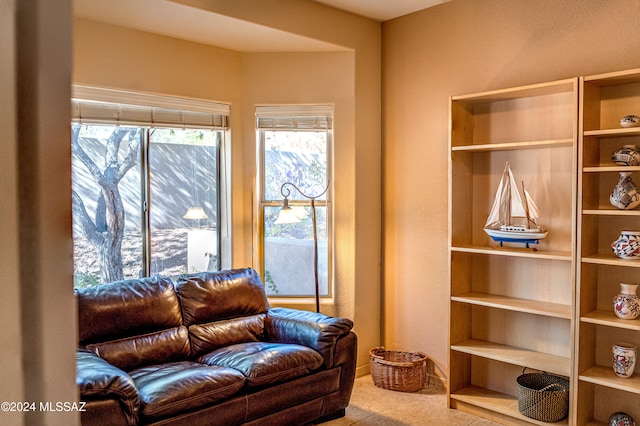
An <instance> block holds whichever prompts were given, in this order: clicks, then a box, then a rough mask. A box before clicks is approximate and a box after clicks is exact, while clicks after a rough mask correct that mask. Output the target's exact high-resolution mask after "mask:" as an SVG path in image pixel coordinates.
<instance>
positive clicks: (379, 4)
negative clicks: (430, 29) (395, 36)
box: [313, 0, 449, 21]
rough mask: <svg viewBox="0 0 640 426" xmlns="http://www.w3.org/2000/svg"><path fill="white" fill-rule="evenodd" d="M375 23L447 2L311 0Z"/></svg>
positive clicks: (415, 0)
mask: <svg viewBox="0 0 640 426" xmlns="http://www.w3.org/2000/svg"><path fill="white" fill-rule="evenodd" d="M313 1H315V2H318V3H323V4H326V5H327V6H331V7H335V8H336V9H342V10H346V11H348V12H352V13H355V14H357V15H362V16H366V17H367V18H371V19H375V20H377V21H388V20H389V19H393V18H397V17H399V16H402V15H407V14H409V13H413V12H417V11H418V10H422V9H426V8H428V7H431V6H435V5H438V4H440V3H445V2H447V1H449V0H313Z"/></svg>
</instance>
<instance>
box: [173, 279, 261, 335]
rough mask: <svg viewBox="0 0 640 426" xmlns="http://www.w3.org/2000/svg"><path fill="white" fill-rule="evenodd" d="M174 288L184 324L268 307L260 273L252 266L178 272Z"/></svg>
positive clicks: (258, 310) (207, 320) (211, 320)
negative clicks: (180, 273)
mask: <svg viewBox="0 0 640 426" xmlns="http://www.w3.org/2000/svg"><path fill="white" fill-rule="evenodd" d="M176 291H177V292H178V296H179V297H180V303H181V304H182V316H183V321H184V324H185V325H186V326H187V327H189V326H191V325H193V324H206V323H210V322H214V321H223V320H228V319H232V318H238V317H245V316H249V315H259V314H264V313H266V312H267V311H268V310H269V302H268V301H267V296H266V294H265V292H264V286H263V285H262V281H261V280H260V276H259V275H258V273H257V272H256V271H254V270H253V269H251V268H246V269H230V270H226V271H218V272H201V273H198V274H187V275H181V276H180V277H178V279H177V281H176Z"/></svg>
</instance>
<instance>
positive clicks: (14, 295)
mask: <svg viewBox="0 0 640 426" xmlns="http://www.w3.org/2000/svg"><path fill="white" fill-rule="evenodd" d="M71 9H72V5H71V1H69V0H60V1H56V2H51V1H48V0H31V1H18V0H0V28H1V29H0V38H1V39H2V41H1V42H0V56H1V57H2V61H1V62H2V64H1V65H0V81H1V83H0V115H1V118H0V129H2V130H0V133H1V136H0V144H1V147H2V148H1V149H2V158H1V159H0V169H1V170H2V172H1V175H2V177H1V178H0V180H1V181H2V183H1V184H0V194H1V197H0V198H1V199H0V211H1V213H0V247H1V248H0V279H1V280H2V292H3V297H2V299H1V301H0V312H1V313H0V323H2V331H1V332H0V383H2V385H0V401H2V402H3V404H4V403H11V402H14V403H21V402H24V401H29V402H32V403H34V404H35V405H29V407H28V408H29V409H31V410H33V412H26V411H24V410H13V411H8V412H5V411H6V410H4V409H3V412H0V423H2V424H11V425H22V424H51V425H58V424H65V425H74V424H78V423H79V413H78V412H54V411H45V410H40V409H39V408H40V405H39V404H40V403H41V402H54V401H56V402H57V401H60V402H69V403H71V402H74V401H76V397H77V388H76V383H75V377H74V376H75V363H74V362H75V355H74V352H75V346H76V334H77V333H76V318H75V309H74V298H73V277H72V273H73V267H72V244H71V147H70V145H69V140H70V139H69V138H70V137H71V136H70V129H69V120H70V102H69V96H70V90H69V89H70V83H71V43H72V34H71ZM3 408H6V407H5V406H4V405H3ZM9 408H12V407H11V406H10V407H9ZM14 408H15V407H14Z"/></svg>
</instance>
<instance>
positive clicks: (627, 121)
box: [620, 115, 640, 127]
mask: <svg viewBox="0 0 640 426" xmlns="http://www.w3.org/2000/svg"><path fill="white" fill-rule="evenodd" d="M638 126H640V117H638V116H637V115H625V116H624V117H622V119H621V120H620V127H638Z"/></svg>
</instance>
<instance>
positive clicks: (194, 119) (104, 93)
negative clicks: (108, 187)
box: [71, 85, 232, 276]
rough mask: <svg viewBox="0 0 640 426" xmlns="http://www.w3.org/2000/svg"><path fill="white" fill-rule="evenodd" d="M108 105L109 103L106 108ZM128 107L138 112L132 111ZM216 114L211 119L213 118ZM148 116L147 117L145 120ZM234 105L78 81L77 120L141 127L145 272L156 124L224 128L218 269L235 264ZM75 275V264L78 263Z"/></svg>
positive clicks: (219, 152)
mask: <svg viewBox="0 0 640 426" xmlns="http://www.w3.org/2000/svg"><path fill="white" fill-rule="evenodd" d="M83 105H89V106H97V108H94V109H93V111H92V112H93V114H92V116H88V117H87V116H85V117H83V116H82V106H83ZM102 106H104V107H105V108H102ZM118 107H121V108H122V109H123V110H124V111H123V112H122V114H121V113H120V112H117V114H116V116H113V114H112V116H109V114H111V112H110V111H109V108H112V109H113V108H115V109H117V108H118ZM127 109H129V110H130V111H135V114H131V115H127ZM210 117H211V118H210ZM140 118H142V119H140ZM229 118H230V106H229V105H228V104H222V103H218V102H213V101H208V100H202V99H193V98H182V97H175V96H165V95H158V94H151V93H141V92H130V91H122V90H114V89H105V88H100V87H93V86H82V85H72V122H71V124H79V125H83V124H85V125H98V126H101V125H111V126H118V125H126V126H131V127H137V128H139V129H140V153H139V158H138V164H139V167H140V185H141V194H140V196H141V199H140V215H141V223H140V225H141V244H142V253H141V257H142V268H141V270H142V273H143V274H144V276H149V275H150V274H151V268H152V255H153V253H151V233H152V227H151V207H152V203H153V200H151V164H150V161H149V151H150V149H151V139H152V137H151V135H152V133H153V130H154V129H155V128H160V127H162V128H175V129H178V128H183V129H194V130H197V129H204V130H211V131H216V132H220V134H219V136H218V144H217V146H216V148H215V157H216V161H217V167H216V169H217V176H216V179H217V180H216V183H217V194H218V200H217V206H216V207H217V221H216V222H217V223H216V227H217V229H216V232H217V245H218V269H225V268H229V267H230V266H231V254H232V247H231V241H232V238H231V228H232V227H231V226H230V225H231V211H230V209H231V200H230V194H231V187H230V182H231V177H230V175H229V171H230V167H229V164H228V163H229V162H230V161H231V158H230V155H229V150H230V146H229V144H230V128H229V125H228V123H229ZM74 274H75V267H74Z"/></svg>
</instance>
